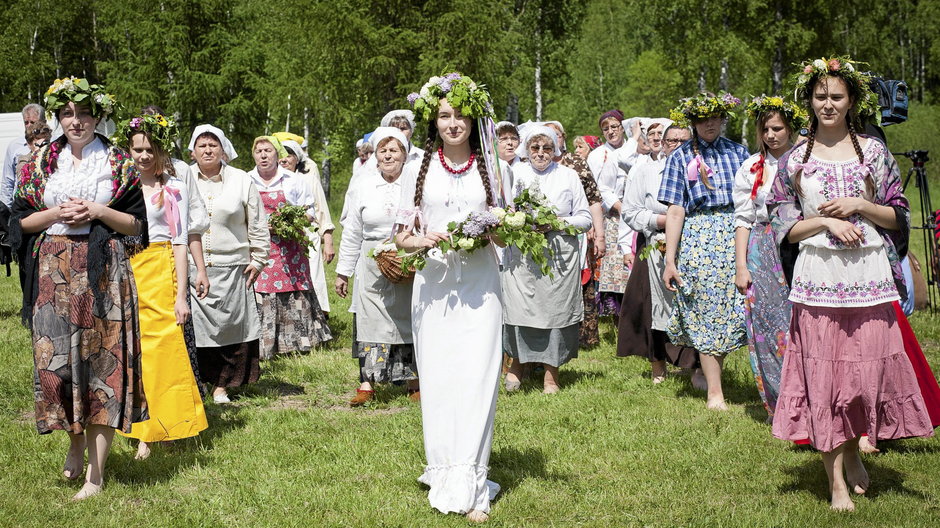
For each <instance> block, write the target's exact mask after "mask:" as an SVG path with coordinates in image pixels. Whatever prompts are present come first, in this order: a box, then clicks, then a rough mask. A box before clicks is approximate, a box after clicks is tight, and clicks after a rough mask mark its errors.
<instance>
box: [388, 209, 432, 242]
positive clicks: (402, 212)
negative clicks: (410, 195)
mask: <svg viewBox="0 0 940 528" xmlns="http://www.w3.org/2000/svg"><path fill="white" fill-rule="evenodd" d="M398 218H399V219H400V221H399V222H397V223H396V224H395V225H393V226H392V238H391V239H392V240H395V231H396V227H397V226H400V225H401V226H405V227H406V228H408V229H410V230H412V231H414V228H415V223H417V224H420V227H419V231H420V232H421V233H422V234H423V233H424V232H425V224H424V215H423V214H421V208H420V207H413V208H411V209H399V210H398Z"/></svg>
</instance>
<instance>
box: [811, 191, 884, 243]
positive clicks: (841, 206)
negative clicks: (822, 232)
mask: <svg viewBox="0 0 940 528" xmlns="http://www.w3.org/2000/svg"><path fill="white" fill-rule="evenodd" d="M869 205H871V202H869V201H868V200H865V199H864V198H853V197H846V198H836V199H834V200H829V201H828V202H823V203H822V204H820V206H819V207H818V208H817V211H818V212H819V215H820V216H821V217H823V222H824V224H823V225H824V226H825V227H826V229H828V230H829V232H830V233H832V235H833V236H834V237H836V238H837V239H839V240H840V241H841V242H842V243H843V244H845V245H847V246H855V247H857V246H858V245H859V244H860V243H861V242H862V230H861V228H859V227H858V226H856V225H855V224H853V223H852V222H849V221H847V220H844V219H845V218H848V217H849V216H852V215H853V214H863V213H864V211H865V210H866V208H867V207H868V206H869Z"/></svg>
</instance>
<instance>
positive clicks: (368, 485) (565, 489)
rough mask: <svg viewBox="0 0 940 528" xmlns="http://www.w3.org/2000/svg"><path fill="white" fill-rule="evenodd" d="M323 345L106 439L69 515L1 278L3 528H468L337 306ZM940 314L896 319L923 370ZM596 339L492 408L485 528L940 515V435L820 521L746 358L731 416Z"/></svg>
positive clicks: (898, 522)
mask: <svg viewBox="0 0 940 528" xmlns="http://www.w3.org/2000/svg"><path fill="white" fill-rule="evenodd" d="M334 301H335V305H334V307H333V316H332V318H331V323H332V326H333V329H334V332H335V335H337V339H336V340H335V341H334V342H333V343H332V344H331V346H330V348H329V349H325V350H321V351H317V352H314V353H312V354H309V355H306V356H298V357H291V358H282V359H279V360H276V361H273V362H269V363H267V364H265V365H263V376H262V379H261V381H260V382H259V383H257V384H256V385H254V386H252V387H250V388H249V389H247V390H245V391H243V392H241V393H240V394H239V398H238V400H237V402H236V403H234V404H232V405H227V406H217V405H214V404H211V403H210V404H207V411H208V415H209V420H210V428H209V429H208V430H207V431H205V432H204V433H203V434H202V435H200V436H199V437H198V438H197V439H191V440H187V441H182V442H177V443H176V444H175V445H173V446H171V447H168V448H163V449H157V450H155V452H154V455H153V456H152V457H151V458H150V459H149V460H146V461H143V462H137V461H134V460H133V455H134V446H133V445H132V444H131V443H130V442H128V441H126V440H124V439H117V440H116V441H115V446H114V449H113V452H112V454H111V459H110V461H109V464H108V469H109V474H108V480H107V486H106V488H105V492H104V493H103V494H102V495H100V496H98V497H94V498H92V499H89V500H87V501H84V502H82V503H79V504H72V503H70V502H69V501H68V499H69V497H71V495H72V494H74V493H75V492H76V491H77V489H78V487H79V485H78V484H74V483H69V482H66V481H65V480H64V479H63V478H62V477H61V467H62V461H63V458H64V454H65V449H66V446H67V440H66V438H65V435H64V434H61V433H59V434H52V435H44V436H39V435H37V434H36V433H35V429H34V423H33V421H32V416H31V407H32V401H31V396H30V394H29V392H30V388H31V383H32V377H31V376H32V351H31V348H30V346H29V337H28V334H27V332H26V331H25V330H24V329H23V328H22V327H21V326H20V325H19V321H18V306H19V304H18V302H19V290H18V285H17V284H16V283H15V280H13V279H3V280H2V281H0V333H2V334H3V335H4V338H3V341H2V344H0V364H2V365H4V376H2V377H0V415H2V419H3V420H4V422H5V423H6V424H7V427H4V428H3V429H0V464H2V467H3V468H4V469H5V471H3V473H2V476H0V525H2V526H49V525H57V526H186V527H195V526H199V527H202V526H246V527H247V526H301V525H303V526H465V525H466V524H467V523H466V521H465V520H464V519H463V518H462V517H461V516H457V515H449V516H444V515H440V514H438V513H436V512H435V511H433V510H432V509H431V508H430V507H429V506H428V503H427V498H426V490H425V489H424V488H423V487H422V486H421V485H420V484H418V483H417V482H416V480H415V479H416V478H417V476H418V475H419V474H420V472H421V469H422V464H423V451H422V440H421V416H420V411H419V408H418V406H416V405H413V404H410V403H409V401H408V399H407V398H406V396H405V395H404V391H403V390H402V389H400V388H396V387H383V388H381V389H380V391H379V393H378V402H377V403H375V404H373V405H371V406H370V407H367V408H364V409H356V410H352V409H350V408H349V407H347V406H346V405H345V402H346V400H347V399H348V398H349V397H350V396H351V393H352V390H353V388H354V387H355V385H356V379H357V374H356V365H355V362H354V361H353V360H352V359H350V357H349V355H348V351H347V350H348V349H347V346H348V342H349V338H350V328H349V325H350V317H349V316H348V314H346V313H345V308H346V303H345V302H343V301H341V300H339V299H334ZM937 321H938V318H937V317H931V316H929V315H927V314H917V315H916V316H915V317H914V318H913V323H914V326H915V329H916V330H917V332H918V335H919V336H920V338H921V341H922V343H923V344H924V346H925V348H926V350H927V355H928V357H929V358H930V359H931V363H932V366H933V368H934V369H935V370H936V369H938V368H940V362H938V359H940V328H938V326H940V325H938V324H937ZM602 332H603V340H604V344H603V345H602V346H601V347H599V348H597V349H595V350H592V351H588V352H584V353H582V354H581V357H580V358H578V359H576V360H574V361H573V362H572V363H571V364H570V365H568V366H566V367H565V368H564V369H563V370H562V382H563V386H564V389H563V391H562V392H561V393H560V394H558V395H555V396H545V395H543V394H541V391H540V389H539V386H538V384H537V383H534V382H531V381H530V382H528V383H527V384H526V385H525V386H524V390H523V391H522V392H520V393H516V394H513V395H506V394H502V395H501V396H500V400H499V405H498V412H497V416H496V436H495V441H494V446H493V455H492V461H491V463H492V470H491V478H492V479H493V480H496V481H497V482H499V483H501V484H502V486H503V493H502V495H501V496H500V497H499V498H498V499H497V501H496V502H495V503H494V505H493V510H492V517H491V521H490V523H489V525H490V526H494V527H495V526H523V527H529V526H810V525H823V526H830V525H831V526H852V527H853V528H859V527H865V526H912V527H914V526H931V525H935V524H936V522H937V519H940V478H938V476H940V444H938V440H934V439H929V440H920V439H918V440H905V441H899V442H891V443H884V444H882V445H881V448H882V450H883V451H884V453H883V454H882V455H879V456H876V457H868V458H867V459H866V462H867V464H868V466H869V470H870V472H871V476H872V479H873V484H872V487H871V489H870V491H869V494H868V496H866V497H864V498H861V499H859V500H858V501H857V506H858V511H857V512H856V513H854V514H835V513H831V512H830V511H829V509H828V503H827V496H826V493H827V488H826V477H825V475H824V473H823V471H822V466H821V463H820V461H819V456H818V455H817V454H816V453H814V452H813V451H811V450H809V449H806V448H797V447H794V446H792V445H790V444H788V443H786V442H781V441H778V440H775V439H773V438H772V437H771V435H770V429H769V426H767V425H766V424H765V423H764V422H765V418H766V415H765V413H764V410H763V408H762V407H761V404H760V401H759V399H758V396H757V392H756V390H755V388H754V382H753V380H752V377H751V373H750V369H749V366H748V363H747V358H746V354H745V353H743V352H739V353H736V354H734V355H732V356H731V357H730V359H729V361H728V363H727V364H728V371H727V373H726V376H725V386H726V394H727V396H728V398H729V400H730V403H731V404H732V405H731V410H730V411H729V412H726V413H716V412H706V411H705V409H704V400H703V398H702V396H701V394H700V393H697V392H695V391H694V390H693V389H692V388H691V386H690V384H689V382H688V379H687V378H683V377H678V376H675V377H670V378H669V379H667V381H666V382H665V383H663V384H662V385H659V386H653V385H651V384H650V382H649V368H648V365H647V364H646V363H645V362H644V361H642V360H639V359H635V358H633V359H626V360H625V359H618V358H616V357H614V346H613V343H614V340H615V335H614V334H613V331H612V328H611V327H610V326H609V325H603V326H602Z"/></svg>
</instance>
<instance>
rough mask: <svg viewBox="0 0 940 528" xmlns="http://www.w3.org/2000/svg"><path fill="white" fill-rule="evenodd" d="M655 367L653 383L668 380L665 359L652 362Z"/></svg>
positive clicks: (651, 364)
mask: <svg viewBox="0 0 940 528" xmlns="http://www.w3.org/2000/svg"><path fill="white" fill-rule="evenodd" d="M650 366H651V367H652V368H653V383H654V384H657V383H662V382H663V381H665V380H666V362H665V361H663V360H659V361H653V362H652V363H650Z"/></svg>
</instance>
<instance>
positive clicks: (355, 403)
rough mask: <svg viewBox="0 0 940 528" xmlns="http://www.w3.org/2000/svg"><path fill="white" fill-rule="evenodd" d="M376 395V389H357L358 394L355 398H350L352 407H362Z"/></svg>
mask: <svg viewBox="0 0 940 528" xmlns="http://www.w3.org/2000/svg"><path fill="white" fill-rule="evenodd" d="M374 397H375V391H374V390H362V389H356V396H355V397H353V399H351V400H349V406H350V407H360V406H362V405H365V404H367V403H369V402H370V401H372V398H374Z"/></svg>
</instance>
